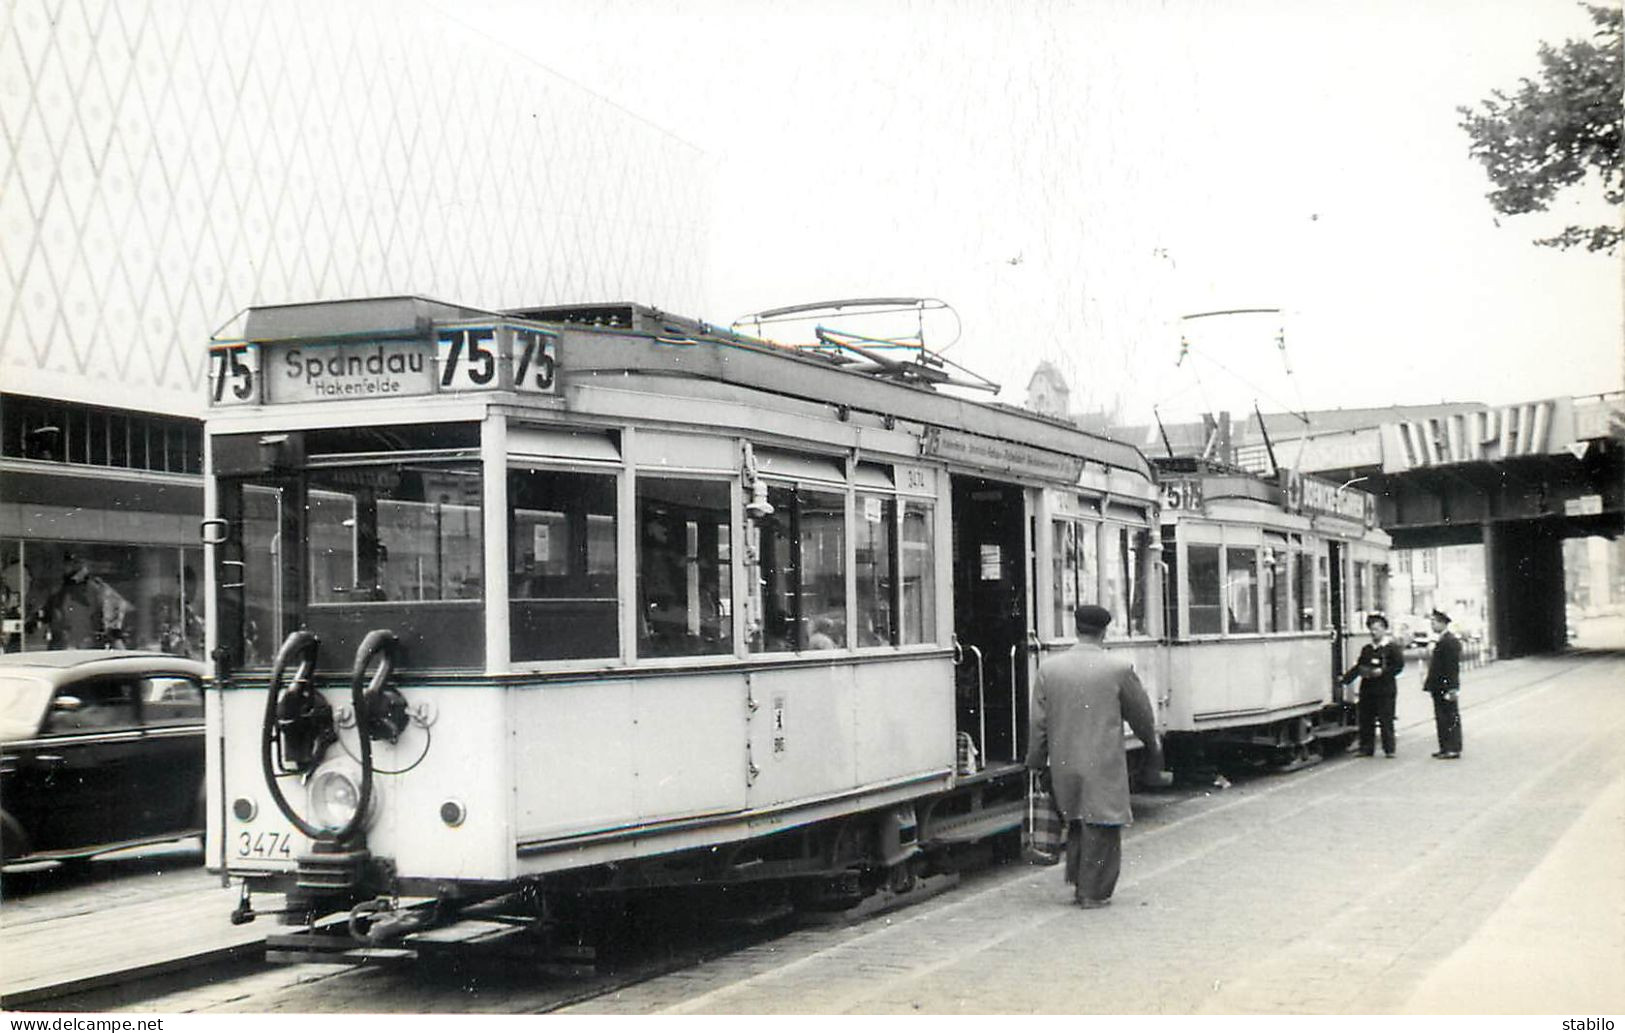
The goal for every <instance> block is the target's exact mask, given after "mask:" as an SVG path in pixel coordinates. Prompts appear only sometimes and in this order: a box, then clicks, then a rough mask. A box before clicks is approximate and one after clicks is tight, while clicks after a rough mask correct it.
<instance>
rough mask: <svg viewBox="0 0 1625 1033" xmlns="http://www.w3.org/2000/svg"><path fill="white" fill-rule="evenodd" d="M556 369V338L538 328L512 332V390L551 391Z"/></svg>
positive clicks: (555, 335)
mask: <svg viewBox="0 0 1625 1033" xmlns="http://www.w3.org/2000/svg"><path fill="white" fill-rule="evenodd" d="M558 369H559V338H558V335H557V334H549V333H543V332H542V331H540V330H515V331H514V332H513V387H514V390H515V391H537V392H541V393H543V394H552V393H553V390H554V388H555V385H556V374H557V373H558Z"/></svg>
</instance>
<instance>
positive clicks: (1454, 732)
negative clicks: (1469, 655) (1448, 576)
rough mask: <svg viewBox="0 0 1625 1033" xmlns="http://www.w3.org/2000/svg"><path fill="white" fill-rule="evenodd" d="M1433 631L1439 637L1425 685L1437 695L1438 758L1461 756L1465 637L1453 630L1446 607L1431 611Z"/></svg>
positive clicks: (1435, 715) (1435, 717)
mask: <svg viewBox="0 0 1625 1033" xmlns="http://www.w3.org/2000/svg"><path fill="white" fill-rule="evenodd" d="M1428 620H1429V621H1430V622H1431V623H1432V625H1433V633H1434V634H1435V635H1437V636H1438V637H1439V640H1438V642H1436V643H1434V646H1433V655H1432V656H1431V657H1429V658H1428V674H1427V678H1426V680H1424V681H1423V682H1422V688H1423V690H1425V691H1426V692H1427V693H1428V694H1429V695H1431V696H1432V697H1433V727H1434V730H1435V731H1437V732H1438V735H1439V752H1438V753H1435V754H1434V755H1433V756H1434V757H1435V758H1436V759H1438V760H1456V759H1458V758H1460V757H1461V708H1460V707H1459V706H1458V705H1457V703H1456V697H1457V694H1458V693H1460V692H1461V640H1460V639H1458V638H1457V637H1456V635H1455V632H1453V631H1451V630H1450V615H1449V614H1447V613H1445V612H1444V611H1443V610H1434V611H1433V612H1432V613H1430V614H1428Z"/></svg>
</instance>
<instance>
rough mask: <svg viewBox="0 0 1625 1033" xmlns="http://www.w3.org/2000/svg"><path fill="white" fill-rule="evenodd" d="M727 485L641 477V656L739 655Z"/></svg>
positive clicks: (725, 483) (638, 487) (639, 533)
mask: <svg viewBox="0 0 1625 1033" xmlns="http://www.w3.org/2000/svg"><path fill="white" fill-rule="evenodd" d="M729 499H730V492H729V485H728V482H727V481H712V480H687V479H681V478H674V477H640V478H638V482H637V520H638V655H639V656H649V657H656V656H697V655H705V654H714V653H730V652H732V651H733V540H732V536H731V532H730V528H731V526H732V524H731V522H730V519H729Z"/></svg>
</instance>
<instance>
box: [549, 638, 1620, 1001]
mask: <svg viewBox="0 0 1625 1033" xmlns="http://www.w3.org/2000/svg"><path fill="white" fill-rule="evenodd" d="M1466 681H1467V685H1466V689H1465V692H1464V694H1463V695H1464V703H1465V704H1466V705H1465V706H1464V713H1463V724H1464V727H1465V736H1466V756H1465V757H1464V758H1463V759H1462V760H1460V761H1454V762H1447V761H1436V760H1432V759H1431V758H1430V757H1429V754H1430V753H1432V751H1433V750H1434V748H1435V742H1434V738H1433V728H1432V714H1431V707H1430V705H1429V703H1428V700H1427V698H1426V697H1425V696H1423V695H1422V694H1421V692H1420V689H1419V684H1420V681H1419V679H1416V680H1412V679H1409V678H1407V679H1405V681H1404V682H1402V686H1401V693H1402V696H1401V701H1400V706H1399V710H1400V724H1401V734H1400V740H1399V757H1398V759H1395V760H1384V759H1381V758H1373V759H1364V758H1357V757H1347V758H1342V759H1338V760H1335V761H1331V762H1328V763H1325V764H1322V765H1320V766H1318V767H1315V768H1311V769H1309V770H1306V771H1299V772H1295V773H1291V774H1287V775H1282V776H1279V777H1272V778H1264V779H1258V780H1255V781H1252V782H1249V783H1246V784H1238V785H1237V786H1236V787H1235V788H1233V789H1229V790H1225V791H1222V792H1221V791H1217V790H1216V791H1215V792H1214V793H1212V794H1210V795H1209V796H1207V797H1205V798H1203V799H1201V800H1198V801H1195V802H1193V803H1190V804H1187V805H1181V806H1179V807H1172V808H1160V809H1159V808H1158V807H1156V806H1155V801H1154V800H1148V801H1147V803H1148V804H1150V806H1146V807H1140V810H1141V812H1142V820H1141V821H1140V823H1139V824H1138V825H1136V826H1135V828H1133V829H1132V830H1130V833H1129V835H1128V836H1127V837H1125V842H1124V877H1123V879H1122V881H1121V883H1120V884H1119V887H1118V892H1117V897H1116V902H1115V904H1114V906H1113V907H1111V908H1107V909H1104V910H1100V911H1087V912H1086V911H1080V910H1078V909H1077V908H1075V907H1071V906H1069V905H1068V904H1067V901H1068V899H1069V892H1068V887H1066V886H1064V885H1063V883H1062V881H1061V875H1060V872H1059V871H1058V870H1057V869H1019V868H1018V869H1009V870H1007V871H1003V872H1000V873H998V874H997V875H996V876H995V877H993V878H992V879H990V880H987V881H986V882H982V883H979V884H978V885H976V886H973V887H970V888H968V889H967V890H964V891H961V892H959V893H955V894H950V895H947V896H945V897H943V898H938V899H937V900H934V901H930V902H927V903H925V904H922V905H919V906H918V907H916V908H913V909H911V910H908V911H905V912H902V913H899V914H897V915H894V916H892V917H890V918H882V919H875V920H873V921H871V922H869V923H866V924H864V925H861V926H857V927H853V928H848V929H839V930H806V931H802V932H798V933H795V934H793V935H791V936H788V937H785V938H782V939H780V940H777V941H775V942H773V943H770V944H764V945H761V946H759V947H756V948H753V949H751V950H747V951H744V952H741V953H739V954H736V955H733V956H730V957H728V958H724V959H720V960H718V961H714V962H710V963H707V964H704V965H701V966H699V967H697V968H694V969H691V970H688V971H685V972H679V973H675V974H672V975H669V976H665V977H662V978H660V979H656V980H654V981H652V982H649V983H645V984H642V985H639V986H635V987H631V988H628V989H626V990H624V991H622V992H619V993H616V994H613V995H610V996H608V997H603V998H599V999H596V1000H593V1001H589V1002H585V1003H584V1004H582V1005H580V1006H578V1007H577V1008H575V1009H574V1011H576V1012H580V1013H623V1014H644V1013H659V1012H666V1013H684V1012H688V1013H814V1012H816V1013H842V1012H852V1013H903V1014H910V1013H916V1012H918V1013H987V1012H1040V1013H1043V1012H1067V1013H1071V1012H1090V1013H1108V1014H1117V1013H1173V1014H1192V1013H1254V1014H1257V1013H1335V1014H1345V1013H1357V1014H1358V1013H1377V1012H1398V1011H1406V1010H1407V1009H1422V1010H1430V1009H1432V1008H1435V1007H1438V1006H1440V1005H1441V1003H1442V1004H1443V1006H1445V1007H1448V1008H1450V1009H1451V1010H1470V1011H1478V1010H1481V1009H1480V1007H1478V1006H1476V1005H1475V1006H1469V1007H1465V1008H1464V1007H1463V1004H1462V1002H1463V1001H1464V1000H1467V1001H1473V1000H1477V999H1476V998H1474V997H1472V996H1471V995H1470V994H1469V995H1468V996H1466V997H1463V996H1462V995H1461V993H1460V992H1459V991H1460V989H1461V977H1460V976H1459V972H1458V974H1457V976H1456V977H1455V978H1456V982H1455V984H1453V985H1454V986H1455V989H1456V990H1457V991H1458V992H1457V993H1455V994H1454V996H1451V995H1444V996H1440V994H1439V993H1437V992H1436V991H1437V989H1438V988H1437V986H1436V985H1434V984H1435V983H1437V981H1438V979H1439V978H1444V977H1448V976H1449V974H1450V972H1451V971H1453V970H1452V969H1451V968H1450V966H1448V965H1446V964H1445V963H1446V962H1447V961H1448V960H1449V959H1452V958H1455V959H1457V960H1456V962H1454V963H1453V964H1454V965H1455V966H1456V969H1457V970H1459V969H1460V968H1461V967H1462V960H1461V959H1464V958H1466V959H1471V963H1472V967H1473V978H1477V979H1478V980H1481V981H1482V984H1483V985H1484V986H1496V985H1498V984H1504V983H1506V981H1507V980H1509V979H1511V978H1513V977H1515V976H1517V975H1518V974H1519V969H1520V967H1521V966H1522V965H1523V964H1524V960H1523V959H1522V955H1521V954H1520V953H1518V952H1503V953H1496V949H1497V947H1496V945H1497V944H1498V943H1504V942H1505V941H1506V938H1507V937H1508V936H1509V935H1515V934H1518V933H1517V930H1518V929H1526V930H1527V931H1528V932H1529V934H1530V935H1534V936H1536V937H1539V938H1542V939H1539V940H1538V941H1537V942H1535V943H1530V944H1527V945H1526V946H1527V948H1528V950H1529V951H1530V952H1532V953H1536V954H1538V955H1540V956H1542V957H1545V958H1548V959H1555V960H1556V962H1557V963H1558V964H1561V962H1562V961H1563V959H1564V958H1565V957H1567V956H1572V957H1574V958H1577V959H1578V958H1592V959H1593V961H1592V962H1591V967H1592V968H1595V967H1596V965H1597V962H1596V961H1595V960H1594V959H1595V955H1596V952H1597V951H1599V950H1611V949H1614V948H1613V945H1615V944H1618V943H1619V942H1620V936H1621V930H1622V928H1625V915H1622V914H1621V913H1620V911H1619V909H1618V908H1617V907H1613V908H1608V907H1605V908H1602V909H1600V910H1598V909H1595V908H1591V907H1589V904H1590V902H1592V901H1594V900H1597V899H1599V897H1600V898H1601V899H1604V900H1609V901H1617V900H1618V899H1619V893H1618V890H1619V883H1620V882H1621V881H1622V880H1625V868H1622V866H1620V865H1618V864H1612V865H1610V864H1595V863H1592V864H1589V865H1584V864H1581V865H1575V864H1573V863H1569V864H1567V866H1566V867H1565V866H1554V865H1553V864H1550V863H1548V864H1544V865H1543V862H1545V861H1548V858H1549V855H1550V856H1552V857H1555V856H1556V853H1557V852H1558V850H1559V848H1561V852H1562V854H1563V856H1564V857H1565V858H1571V859H1572V858H1574V857H1583V856H1584V855H1585V852H1586V850H1587V849H1589V847H1590V846H1591V845H1592V844H1589V843H1588V842H1585V841H1579V839H1580V837H1582V836H1596V837H1599V842H1598V843H1596V844H1595V845H1596V846H1597V847H1598V848H1599V849H1614V847H1610V846H1609V844H1611V843H1612V844H1617V842H1618V836H1617V831H1618V828H1619V825H1620V822H1621V820H1622V818H1625V816H1622V815H1621V813H1620V812H1619V807H1620V806H1621V805H1622V802H1625V792H1621V791H1620V789H1621V786H1622V785H1625V751H1621V750H1620V749H1619V742H1620V736H1621V733H1622V732H1625V654H1621V653H1611V654H1610V653H1598V654H1593V655H1590V656H1585V655H1580V656H1573V657H1568V658H1548V659H1535V660H1516V661H1506V662H1502V663H1498V664H1494V665H1492V666H1490V667H1488V668H1482V669H1478V670H1474V671H1470V672H1468V676H1467V679H1466ZM1594 805H1595V806H1594ZM1137 806H1139V805H1138V804H1137ZM1599 807H1600V808H1603V809H1604V811H1603V812H1602V813H1599V812H1598V810H1597V808H1599ZM1582 815H1587V820H1586V821H1585V822H1582V823H1580V824H1579V825H1576V822H1577V819H1579V818H1581V816H1582ZM1571 826H1573V827H1574V828H1575V834H1574V835H1573V836H1569V837H1565V833H1567V832H1568V831H1569V830H1570V828H1571ZM1599 830H1601V831H1599ZM1609 830H1612V832H1613V833H1615V834H1614V835H1613V836H1612V837H1611V838H1610V837H1609V836H1605V835H1602V833H1604V832H1608V831H1609ZM1537 870H1538V871H1539V872H1541V873H1546V874H1545V875H1544V876H1542V877H1541V878H1540V879H1539V880H1534V879H1532V878H1531V873H1535V872H1537ZM1554 872H1555V875H1554V874H1553V873H1554ZM1562 878H1569V879H1570V880H1571V881H1569V882H1567V883H1563V882H1562V881H1561V879H1562ZM1588 880H1589V882H1588ZM1599 880H1600V884H1599ZM1536 881H1538V882H1539V885H1534V883H1535V882H1536ZM1599 890H1604V891H1606V892H1604V893H1600V894H1599ZM1514 906H1517V907H1522V908H1523V909H1524V911H1523V912H1519V913H1520V914H1522V913H1524V912H1527V911H1528V909H1530V908H1559V909H1563V910H1564V912H1565V913H1566V914H1568V915H1569V916H1570V918H1571V920H1569V921H1566V922H1564V923H1562V924H1560V925H1554V923H1552V922H1549V921H1548V922H1546V923H1545V924H1544V926H1541V927H1538V928H1537V927H1536V926H1535V924H1533V923H1528V922H1525V923H1524V925H1523V926H1518V925H1517V924H1516V923H1514V924H1512V925H1510V926H1509V924H1508V923H1507V922H1506V921H1503V920H1502V916H1503V915H1504V914H1505V913H1506V912H1507V909H1509V908H1514ZM1497 930H1498V931H1497ZM1509 930H1510V932H1509ZM1609 956H1612V957H1614V958H1615V959H1617V958H1618V954H1617V953H1615V954H1612V955H1603V958H1604V959H1605V960H1604V961H1602V962H1601V964H1602V965H1604V966H1605V968H1606V966H1607V964H1608V963H1607V961H1606V958H1607V957H1609ZM1430 976H1431V977H1434V980H1433V982H1432V983H1430V982H1428V981H1429V978H1430ZM1447 981H1448V980H1447ZM1424 984H1427V985H1426V986H1424ZM1424 989H1426V990H1427V991H1428V992H1427V993H1425V994H1422V995H1421V996H1418V993H1419V991H1421V990H1424ZM1602 996H1603V998H1604V999H1602V1000H1592V999H1590V998H1588V999H1587V1000H1586V1001H1584V1002H1583V1003H1582V1002H1575V1007H1576V1008H1579V1007H1582V1006H1583V1007H1584V1008H1587V1009H1590V1010H1592V1011H1604V1012H1608V1011H1612V1012H1619V1011H1625V980H1616V981H1614V982H1613V984H1612V986H1611V987H1610V986H1606V985H1605V987H1604V988H1603V990H1602ZM1430 1002H1431V1003H1430ZM1537 1003H1538V1004H1539V1007H1533V1005H1535V1004H1537ZM1557 1003H1562V1002H1554V1001H1552V1000H1551V999H1550V998H1542V999H1541V1000H1540V1001H1539V1002H1536V1001H1533V1000H1526V999H1520V998H1518V997H1516V996H1509V995H1507V994H1505V993H1503V994H1501V995H1498V996H1486V997H1484V998H1483V999H1482V1010H1485V1011H1499V1012H1523V1011H1549V1010H1552V1008H1553V1006H1554V1005H1555V1004H1557Z"/></svg>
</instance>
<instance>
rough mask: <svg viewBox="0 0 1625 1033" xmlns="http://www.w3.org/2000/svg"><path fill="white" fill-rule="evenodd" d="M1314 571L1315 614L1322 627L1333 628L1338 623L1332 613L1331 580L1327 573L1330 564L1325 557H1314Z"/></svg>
mask: <svg viewBox="0 0 1625 1033" xmlns="http://www.w3.org/2000/svg"><path fill="white" fill-rule="evenodd" d="M1315 570H1316V571H1317V576H1316V578H1315V587H1316V589H1317V592H1316V594H1315V599H1316V600H1317V604H1316V607H1315V612H1317V613H1319V614H1320V620H1321V626H1322V627H1326V628H1331V627H1335V626H1336V625H1337V624H1338V621H1337V618H1336V615H1335V614H1333V613H1332V579H1331V574H1330V573H1329V572H1330V570H1331V564H1330V563H1329V562H1328V561H1327V559H1326V557H1325V556H1316V557H1315Z"/></svg>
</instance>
